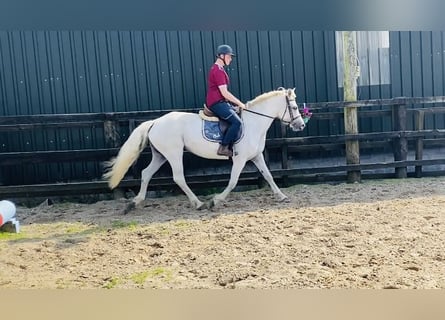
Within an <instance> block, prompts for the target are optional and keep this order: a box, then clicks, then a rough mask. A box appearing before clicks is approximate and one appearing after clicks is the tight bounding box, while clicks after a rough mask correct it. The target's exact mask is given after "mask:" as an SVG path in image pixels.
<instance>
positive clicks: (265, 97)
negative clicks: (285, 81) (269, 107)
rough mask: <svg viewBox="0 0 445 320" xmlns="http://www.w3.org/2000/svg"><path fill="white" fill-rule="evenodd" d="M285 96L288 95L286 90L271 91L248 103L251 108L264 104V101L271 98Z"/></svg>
mask: <svg viewBox="0 0 445 320" xmlns="http://www.w3.org/2000/svg"><path fill="white" fill-rule="evenodd" d="M285 94H286V90H283V89H282V88H280V89H278V90H272V91H269V92H265V93H263V94H261V95H259V96H257V97H256V98H255V99H253V100H251V101H249V102H247V103H248V104H249V105H250V106H253V105H255V104H257V103H260V102H262V101H264V100H266V99H269V98H271V97H274V96H278V95H285Z"/></svg>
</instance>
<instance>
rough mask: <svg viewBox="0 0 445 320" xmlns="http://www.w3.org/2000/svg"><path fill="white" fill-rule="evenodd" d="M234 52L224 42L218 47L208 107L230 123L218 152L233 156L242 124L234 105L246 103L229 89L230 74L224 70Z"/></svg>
mask: <svg viewBox="0 0 445 320" xmlns="http://www.w3.org/2000/svg"><path fill="white" fill-rule="evenodd" d="M234 56H235V54H234V53H233V50H232V48H231V47H230V46H229V45H227V44H223V45H220V46H219V47H218V48H217V49H216V61H215V63H214V64H213V65H212V67H211V68H210V71H209V74H208V81H207V85H208V87H207V96H206V105H207V107H208V108H209V109H210V110H211V111H212V112H213V113H214V114H216V115H217V116H218V118H220V119H224V120H226V121H227V122H228V123H229V128H228V129H227V131H226V133H225V135H224V137H223V139H222V142H221V144H220V146H219V148H218V151H217V154H218V155H222V156H228V157H232V155H233V152H232V150H231V147H232V145H233V143H234V141H235V139H236V135H237V133H238V130H239V128H240V126H241V119H240V117H239V116H238V115H237V114H236V112H235V110H234V108H233V105H232V104H234V105H236V106H238V107H240V108H245V105H244V103H242V102H241V101H240V100H238V98H237V97H235V96H234V95H233V94H232V93H230V91H229V90H228V88H227V87H228V85H229V76H228V74H227V73H226V71H225V70H224V67H225V66H228V65H229V64H230V62H232V57H234Z"/></svg>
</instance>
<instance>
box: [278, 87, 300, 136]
mask: <svg viewBox="0 0 445 320" xmlns="http://www.w3.org/2000/svg"><path fill="white" fill-rule="evenodd" d="M278 90H284V92H285V94H284V96H285V98H286V109H285V111H284V113H283V116H282V117H281V121H282V122H284V123H287V124H289V126H290V127H291V129H292V130H293V131H302V130H303V129H304V128H305V127H306V124H305V122H304V119H303V117H302V116H301V114H300V110H299V109H298V104H297V95H296V94H295V88H293V89H284V88H278Z"/></svg>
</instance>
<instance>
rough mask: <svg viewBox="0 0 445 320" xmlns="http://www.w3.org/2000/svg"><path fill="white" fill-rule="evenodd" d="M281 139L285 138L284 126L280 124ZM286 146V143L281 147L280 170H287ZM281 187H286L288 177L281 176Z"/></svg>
mask: <svg viewBox="0 0 445 320" xmlns="http://www.w3.org/2000/svg"><path fill="white" fill-rule="evenodd" d="M281 138H286V126H285V125H283V124H281ZM288 160H289V159H288V146H287V143H285V144H283V145H282V146H281V168H282V169H289V165H288ZM282 181H283V186H285V187H288V186H289V181H288V176H287V175H283V176H282Z"/></svg>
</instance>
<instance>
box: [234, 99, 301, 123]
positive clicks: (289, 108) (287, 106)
mask: <svg viewBox="0 0 445 320" xmlns="http://www.w3.org/2000/svg"><path fill="white" fill-rule="evenodd" d="M289 101H290V100H289V97H288V96H286V108H287V110H289V115H290V118H291V121H284V120H283V118H284V115H285V114H286V109H284V113H283V116H282V117H281V121H282V122H284V123H288V124H289V123H292V121H294V120H295V119H297V118H298V117H297V118H294V114H293V112H292V108H291V106H290V103H289ZM243 111H247V112H250V113H254V114H257V115H259V116H262V117H266V118H270V119H275V117H271V116H269V115H268V114H264V113H261V112H256V111H253V110H249V109H243ZM300 117H301V115H300Z"/></svg>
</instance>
